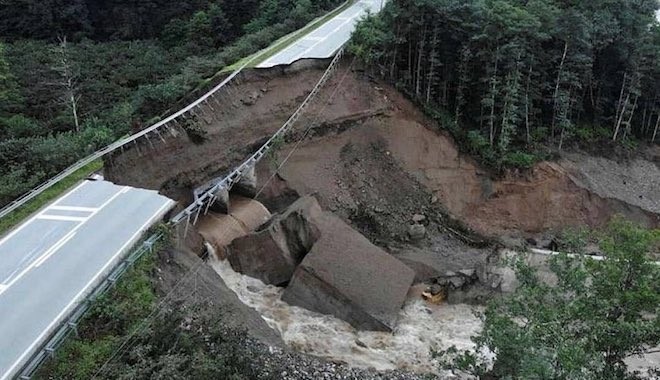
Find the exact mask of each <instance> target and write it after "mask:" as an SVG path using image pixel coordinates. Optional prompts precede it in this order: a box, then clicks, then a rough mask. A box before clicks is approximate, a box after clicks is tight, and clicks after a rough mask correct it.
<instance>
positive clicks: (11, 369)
mask: <svg viewBox="0 0 660 380" xmlns="http://www.w3.org/2000/svg"><path fill="white" fill-rule="evenodd" d="M129 189H130V188H129ZM173 203H174V202H173V201H171V200H168V202H166V203H165V204H164V205H163V206H162V207H161V208H159V209H158V211H156V213H154V214H153V215H152V216H151V218H149V220H147V222H145V223H144V224H143V225H142V227H140V229H139V230H138V231H137V232H136V233H135V234H133V236H132V237H131V238H130V239H129V240H128V241H126V243H125V244H124V245H122V246H121V248H120V249H119V250H118V251H117V252H115V254H114V255H113V256H112V258H111V259H110V260H108V262H107V263H106V264H105V265H104V266H103V268H101V270H99V271H98V272H97V273H96V274H95V275H94V277H93V278H92V279H91V280H89V282H87V284H86V285H85V286H84V287H83V288H82V289H81V290H80V291H79V292H78V294H76V296H75V297H73V299H72V300H71V302H69V303H68V304H67V305H66V306H65V307H64V309H62V311H61V312H60V313H59V314H58V315H57V317H55V319H53V321H52V322H51V323H50V324H49V325H48V327H46V329H45V330H44V331H43V332H42V333H41V334H40V335H39V337H37V339H35V340H34V342H32V344H31V345H30V346H29V347H28V348H27V349H26V350H25V351H23V353H22V354H21V356H20V357H19V358H18V359H17V360H16V361H15V362H14V364H12V365H11V366H10V367H9V370H7V372H6V373H5V374H4V375H0V376H3V377H2V378H0V380H7V379H8V375H9V374H10V373H12V372H14V370H15V369H16V367H18V366H19V365H21V364H22V362H23V360H25V357H26V356H27V355H29V354H30V353H31V352H32V350H34V348H35V346H37V345H38V344H41V343H42V340H43V339H44V338H45V337H46V335H48V334H49V333H50V332H51V330H52V329H53V327H54V326H55V325H56V324H57V323H59V322H60V320H61V319H62V318H63V317H64V316H65V315H66V314H67V313H69V312H70V310H69V309H71V308H72V307H73V306H74V305H75V304H77V303H79V302H80V301H81V300H82V299H81V297H82V296H83V295H84V294H85V292H88V291H90V289H89V288H90V287H91V286H92V285H94V284H95V283H96V282H98V280H99V277H100V276H101V275H103V274H104V273H105V272H106V271H108V269H109V267H110V265H112V264H115V261H116V260H117V258H118V257H119V256H120V255H121V254H122V253H123V251H124V250H125V249H126V247H127V246H129V245H133V244H135V240H136V239H137V238H139V237H140V236H141V235H142V234H143V233H144V231H145V230H146V228H148V227H149V226H151V224H153V222H154V221H155V220H156V219H157V218H160V217H162V216H163V213H164V210H166V209H167V208H169V207H171V206H172V204H173Z"/></svg>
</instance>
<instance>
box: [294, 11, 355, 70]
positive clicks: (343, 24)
mask: <svg viewBox="0 0 660 380" xmlns="http://www.w3.org/2000/svg"><path fill="white" fill-rule="evenodd" d="M362 14H363V13H362V12H357V13H355V14H354V15H353V16H351V17H349V18H346V19H345V20H344V22H342V23H341V24H339V26H338V27H336V28H334V29H333V30H332V32H330V33H328V34H326V35H325V37H322V38H321V39H320V40H318V41H317V42H316V43H315V44H313V45H312V46H310V47H309V48H308V49H307V50H305V51H303V52H302V53H300V54H298V55H297V56H295V57H294V58H293V59H292V60H291V62H295V61H297V60H299V59H300V58H302V57H304V56H305V54H307V53H309V52H310V51H312V49H314V48H315V47H317V46H318V45H320V44H321V43H323V42H325V40H327V39H328V37H330V36H331V35H333V34H335V33H337V31H338V30H339V29H342V28H343V27H344V26H346V25H347V24H348V23H349V22H351V21H353V19H355V18H356V17H359V16H362ZM330 21H332V20H330ZM328 22H329V21H328ZM324 25H325V24H324Z"/></svg>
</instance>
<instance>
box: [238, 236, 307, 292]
mask: <svg viewBox="0 0 660 380" xmlns="http://www.w3.org/2000/svg"><path fill="white" fill-rule="evenodd" d="M228 252H229V254H228V256H227V258H228V259H229V263H230V264H231V266H232V268H234V270H235V271H237V272H240V273H243V274H246V275H248V276H250V277H254V278H258V279H260V280H261V281H263V282H264V283H266V284H271V285H283V284H286V283H288V282H289V280H290V279H291V276H292V275H293V271H294V270H295V269H296V265H297V264H298V263H297V262H296V261H295V260H294V258H293V257H292V255H291V252H290V251H289V248H288V247H287V244H286V236H285V234H284V233H283V232H282V229H281V227H280V225H279V224H278V223H273V224H272V225H271V226H270V227H269V228H267V229H265V230H263V231H259V232H257V233H254V234H251V235H248V236H244V237H241V238H238V239H235V240H234V241H233V242H232V243H231V245H230V246H229V249H228Z"/></svg>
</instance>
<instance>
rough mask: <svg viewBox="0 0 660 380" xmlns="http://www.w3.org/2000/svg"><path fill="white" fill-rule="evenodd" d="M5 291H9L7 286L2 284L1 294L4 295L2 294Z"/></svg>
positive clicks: (0, 286)
mask: <svg viewBox="0 0 660 380" xmlns="http://www.w3.org/2000/svg"><path fill="white" fill-rule="evenodd" d="M5 289H7V285H5V284H0V294H2V292H4V291H5Z"/></svg>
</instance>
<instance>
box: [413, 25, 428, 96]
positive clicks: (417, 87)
mask: <svg viewBox="0 0 660 380" xmlns="http://www.w3.org/2000/svg"><path fill="white" fill-rule="evenodd" d="M425 45H426V23H424V32H423V34H422V39H421V40H420V42H419V43H418V44H417V74H416V81H415V97H416V98H418V99H419V96H420V90H421V85H422V59H423V58H424V49H425V47H426V46H425Z"/></svg>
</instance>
